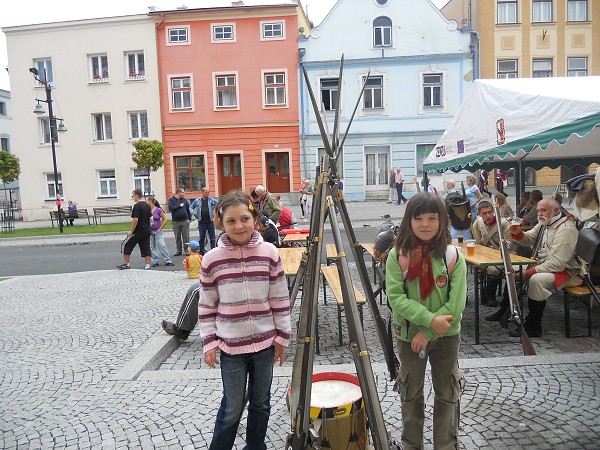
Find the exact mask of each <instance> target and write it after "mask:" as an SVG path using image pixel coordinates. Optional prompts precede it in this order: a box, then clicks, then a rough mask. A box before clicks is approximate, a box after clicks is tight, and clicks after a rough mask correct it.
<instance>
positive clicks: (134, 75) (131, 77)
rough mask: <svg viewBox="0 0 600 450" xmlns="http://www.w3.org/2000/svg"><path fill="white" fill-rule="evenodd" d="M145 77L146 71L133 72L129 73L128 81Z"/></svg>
mask: <svg viewBox="0 0 600 450" xmlns="http://www.w3.org/2000/svg"><path fill="white" fill-rule="evenodd" d="M145 79H146V74H145V73H144V72H140V73H135V72H131V73H129V74H128V75H127V80H128V81H136V80H145Z"/></svg>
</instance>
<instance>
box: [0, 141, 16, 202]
mask: <svg viewBox="0 0 600 450" xmlns="http://www.w3.org/2000/svg"><path fill="white" fill-rule="evenodd" d="M20 174H21V165H20V162H19V158H17V157H16V156H15V155H13V154H12V153H9V152H7V151H6V150H0V180H2V183H3V184H4V190H6V184H7V183H12V182H13V181H15V180H16V179H17V178H19V175H20ZM12 207H13V205H12V192H11V196H10V209H12Z"/></svg>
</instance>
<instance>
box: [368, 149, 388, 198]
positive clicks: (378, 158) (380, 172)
mask: <svg viewBox="0 0 600 450" xmlns="http://www.w3.org/2000/svg"><path fill="white" fill-rule="evenodd" d="M388 156H389V155H388V153H387V152H386V153H379V152H378V153H366V154H365V157H366V180H367V184H366V186H365V190H366V194H367V196H369V197H371V196H377V195H384V196H387V195H388V193H389V186H388V181H389V180H388V174H389V171H390V166H389V162H388Z"/></svg>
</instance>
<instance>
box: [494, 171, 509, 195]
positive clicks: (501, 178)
mask: <svg viewBox="0 0 600 450" xmlns="http://www.w3.org/2000/svg"><path fill="white" fill-rule="evenodd" d="M505 187H506V175H504V172H502V171H501V170H500V169H496V190H497V191H498V192H502V193H503V194H504V196H505V197H508V194H507V193H506V192H504V188H505Z"/></svg>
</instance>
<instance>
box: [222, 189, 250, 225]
mask: <svg viewBox="0 0 600 450" xmlns="http://www.w3.org/2000/svg"><path fill="white" fill-rule="evenodd" d="M219 204H220V206H218V209H217V211H218V214H219V219H223V214H225V211H227V208H229V207H230V206H235V205H246V207H247V208H248V210H249V211H250V213H251V214H252V217H254V220H256V218H257V217H258V211H257V210H256V208H255V207H254V206H253V205H252V199H251V198H250V196H249V195H248V194H246V193H245V192H244V191H239V190H237V191H229V192H228V193H227V194H225V195H224V196H223V197H221V199H220V200H219Z"/></svg>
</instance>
